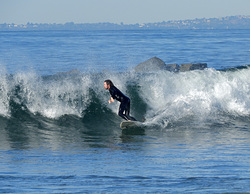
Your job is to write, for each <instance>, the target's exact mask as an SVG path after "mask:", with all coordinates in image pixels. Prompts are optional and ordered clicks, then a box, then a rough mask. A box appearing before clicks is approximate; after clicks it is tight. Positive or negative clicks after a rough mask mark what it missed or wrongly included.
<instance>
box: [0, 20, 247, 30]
mask: <svg viewBox="0 0 250 194" xmlns="http://www.w3.org/2000/svg"><path fill="white" fill-rule="evenodd" d="M138 29H143V30H150V29H152V30H153V29H173V30H175V29H194V30H195V29H197V30H198V29H211V30H213V29H250V16H228V17H221V18H209V19H206V18H202V19H193V20H171V21H167V22H165V21H163V22H158V23H143V24H138V23H137V24H123V23H122V22H121V23H120V24H114V23H108V22H107V23H81V24H77V23H74V22H67V23H65V24H56V23H53V24H48V23H42V24H38V23H27V24H14V23H12V24H7V23H4V24H0V31H38V30H79V31H80V30H138Z"/></svg>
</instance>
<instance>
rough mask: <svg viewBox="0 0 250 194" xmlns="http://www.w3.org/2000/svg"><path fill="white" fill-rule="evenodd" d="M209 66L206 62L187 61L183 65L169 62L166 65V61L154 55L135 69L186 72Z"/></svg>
mask: <svg viewBox="0 0 250 194" xmlns="http://www.w3.org/2000/svg"><path fill="white" fill-rule="evenodd" d="M205 68H207V64H206V63H187V64H181V67H180V66H179V65H178V64H169V65H166V64H165V62H164V61H162V60H161V59H159V58H157V57H153V58H151V59H148V60H147V61H144V62H142V63H140V64H139V65H137V66H136V67H135V68H134V70H135V71H136V72H154V71H162V70H166V71H171V72H179V71H181V72H184V71H191V70H204V69H205Z"/></svg>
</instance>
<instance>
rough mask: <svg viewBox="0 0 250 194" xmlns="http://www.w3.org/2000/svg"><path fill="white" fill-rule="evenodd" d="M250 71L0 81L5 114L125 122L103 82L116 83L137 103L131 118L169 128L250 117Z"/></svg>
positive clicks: (0, 108) (26, 76) (21, 76)
mask: <svg viewBox="0 0 250 194" xmlns="http://www.w3.org/2000/svg"><path fill="white" fill-rule="evenodd" d="M249 77H250V68H249V67H246V68H239V69H234V70H228V71H217V70H215V69H206V70H204V71H190V72H181V73H171V72H155V73H146V74H140V73H135V72H123V73H111V72H103V73H81V72H78V71H73V72H72V73H62V74H56V75H51V76H38V75H37V74H36V73H32V72H30V73H17V74H15V75H8V74H6V73H5V71H4V70H2V71H1V76H0V115H1V117H2V118H7V119H10V120H11V119H13V118H16V117H22V116H23V115H29V117H33V116H39V118H40V117H42V118H46V119H59V118H60V117H62V116H64V115H73V116H75V117H77V118H79V119H82V121H83V122H90V121H91V120H95V121H99V122H100V123H101V122H104V121H105V120H106V119H108V120H109V121H111V120H116V121H117V120H119V119H120V118H119V117H118V116H117V114H116V113H117V110H118V106H119V103H114V104H112V105H109V104H108V98H109V93H108V92H107V91H105V90H104V88H103V81H104V80H105V79H111V80H112V81H113V82H114V84H115V85H116V86H117V87H118V88H119V89H120V90H121V91H123V92H124V93H125V94H126V95H128V96H129V97H130V98H131V101H132V103H131V114H132V115H133V116H135V117H136V118H137V119H138V120H141V119H142V118H143V117H145V118H146V123H147V124H148V125H163V126H164V125H167V123H168V122H169V121H171V122H178V121H180V120H182V119H185V118H197V119H199V120H210V121H211V120H212V121H215V120H218V119H219V118H220V117H221V115H223V116H224V117H225V116H227V117H228V116H229V117H231V116H233V117H244V118H247V119H249V115H250V79H249Z"/></svg>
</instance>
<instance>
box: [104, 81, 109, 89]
mask: <svg viewBox="0 0 250 194" xmlns="http://www.w3.org/2000/svg"><path fill="white" fill-rule="evenodd" d="M104 88H105V90H108V89H109V88H110V85H108V84H107V83H106V82H104Z"/></svg>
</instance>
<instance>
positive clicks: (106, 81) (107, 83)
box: [104, 79, 114, 90]
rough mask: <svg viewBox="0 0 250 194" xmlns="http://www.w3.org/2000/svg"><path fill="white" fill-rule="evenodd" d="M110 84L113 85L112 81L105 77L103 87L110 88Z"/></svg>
mask: <svg viewBox="0 0 250 194" xmlns="http://www.w3.org/2000/svg"><path fill="white" fill-rule="evenodd" d="M111 86H114V84H113V82H112V81H111V80H109V79H107V80H105V81H104V88H105V89H106V90H109V88H110V87H111Z"/></svg>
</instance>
